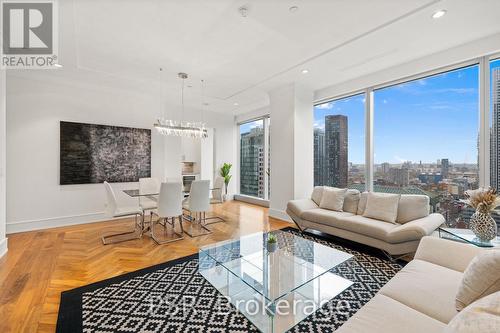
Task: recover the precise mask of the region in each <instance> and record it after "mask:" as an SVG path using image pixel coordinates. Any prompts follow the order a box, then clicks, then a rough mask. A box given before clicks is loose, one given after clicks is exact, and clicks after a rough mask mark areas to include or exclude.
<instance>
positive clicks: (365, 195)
mask: <svg viewBox="0 0 500 333" xmlns="http://www.w3.org/2000/svg"><path fill="white" fill-rule="evenodd" d="M367 198H368V192H363V193H361V194H360V196H359V203H358V210H357V213H356V214H358V215H363V213H364V212H365V209H366V199H367Z"/></svg>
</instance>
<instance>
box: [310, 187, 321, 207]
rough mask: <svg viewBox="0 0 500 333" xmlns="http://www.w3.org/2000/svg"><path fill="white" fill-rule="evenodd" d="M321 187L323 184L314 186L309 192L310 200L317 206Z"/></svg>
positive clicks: (319, 200)
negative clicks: (310, 192)
mask: <svg viewBox="0 0 500 333" xmlns="http://www.w3.org/2000/svg"><path fill="white" fill-rule="evenodd" d="M323 189H324V186H315V187H314V189H313V192H312V194H311V199H312V201H314V202H315V203H316V204H317V205H318V206H319V204H320V202H321V197H322V196H323Z"/></svg>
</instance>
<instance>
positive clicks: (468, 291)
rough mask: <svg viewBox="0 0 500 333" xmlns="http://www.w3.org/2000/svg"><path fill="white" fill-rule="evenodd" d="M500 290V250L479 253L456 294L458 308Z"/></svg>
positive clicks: (465, 273)
mask: <svg viewBox="0 0 500 333" xmlns="http://www.w3.org/2000/svg"><path fill="white" fill-rule="evenodd" d="M497 291H500V250H489V251H484V252H483V253H481V254H478V255H477V256H476V257H474V259H472V261H471V262H470V264H469V266H468V267H467V269H466V270H465V272H464V276H463V280H462V283H461V284H460V288H459V289H458V293H457V296H456V307H457V310H459V311H460V310H462V309H463V308H465V307H466V306H467V305H469V304H471V303H472V302H474V301H475V300H477V299H479V298H481V297H484V296H487V295H489V294H492V293H495V292H497Z"/></svg>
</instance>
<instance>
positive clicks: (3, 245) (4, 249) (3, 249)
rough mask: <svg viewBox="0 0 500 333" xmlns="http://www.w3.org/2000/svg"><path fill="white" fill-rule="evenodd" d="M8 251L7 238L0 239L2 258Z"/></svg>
mask: <svg viewBox="0 0 500 333" xmlns="http://www.w3.org/2000/svg"><path fill="white" fill-rule="evenodd" d="M7 251H8V248H7V238H4V239H2V240H0V258H2V257H3V256H4V255H5V254H6V253H7Z"/></svg>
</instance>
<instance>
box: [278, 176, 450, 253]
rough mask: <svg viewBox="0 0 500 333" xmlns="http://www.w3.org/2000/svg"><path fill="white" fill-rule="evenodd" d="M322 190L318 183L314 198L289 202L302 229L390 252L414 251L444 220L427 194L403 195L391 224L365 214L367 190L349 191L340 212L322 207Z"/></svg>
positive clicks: (288, 210) (291, 214)
mask: <svg viewBox="0 0 500 333" xmlns="http://www.w3.org/2000/svg"><path fill="white" fill-rule="evenodd" d="M323 190H324V187H323V186H317V187H315V188H314V191H313V193H312V195H311V198H308V199H300V200H291V201H289V202H288V205H287V210H286V212H287V214H288V215H289V216H290V217H291V218H292V220H293V221H294V222H295V223H296V224H297V226H298V227H299V228H300V229H301V230H302V231H303V230H305V229H314V230H318V231H321V232H324V233H327V234H331V235H334V236H338V237H341V238H345V239H349V240H351V241H355V242H358V243H362V244H366V245H369V246H372V247H376V248H379V249H381V250H383V251H385V252H386V253H388V254H389V255H401V254H406V253H412V252H415V251H416V249H417V247H418V244H419V242H420V239H421V238H422V237H424V236H428V235H430V234H432V232H433V231H434V230H436V229H437V228H438V227H439V226H440V225H441V224H443V223H444V222H445V219H444V217H443V216H442V215H441V214H436V213H434V214H429V210H430V209H429V197H427V196H425V195H402V196H401V198H400V200H399V205H398V211H397V215H398V217H397V220H396V223H389V222H385V221H379V220H375V219H372V218H367V217H364V216H363V213H364V209H365V207H366V201H367V195H368V193H367V192H364V193H360V192H359V191H358V190H348V191H347V193H346V195H345V197H344V205H343V211H341V212H340V211H333V210H328V209H323V208H320V207H319V204H320V202H321V198H322V195H323Z"/></svg>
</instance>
